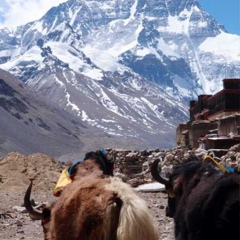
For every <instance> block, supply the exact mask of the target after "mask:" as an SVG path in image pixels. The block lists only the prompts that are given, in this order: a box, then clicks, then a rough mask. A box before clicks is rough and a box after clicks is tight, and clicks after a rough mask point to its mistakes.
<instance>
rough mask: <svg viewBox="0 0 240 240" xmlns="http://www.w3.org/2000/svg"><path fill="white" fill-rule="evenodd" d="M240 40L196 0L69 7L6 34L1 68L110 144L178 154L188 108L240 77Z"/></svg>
mask: <svg viewBox="0 0 240 240" xmlns="http://www.w3.org/2000/svg"><path fill="white" fill-rule="evenodd" d="M239 39H240V38H239V36H237V35H232V34H228V33H227V32H226V31H225V29H224V27H223V26H222V25H220V24H219V23H218V22H216V21H215V20H214V19H213V18H212V17H211V16H210V15H209V14H207V13H206V12H205V11H204V10H203V9H202V8H201V6H200V5H199V3H198V2H197V1H196V0H181V1H179V0H148V1H146V0H124V1H123V0H118V1H110V0H98V1H92V0H85V1H77V0H69V1H67V2H65V3H62V4H60V5H59V6H58V7H54V8H52V9H50V10H49V11H48V12H47V13H46V14H45V15H44V16H43V17H42V18H41V19H39V20H38V21H34V22H31V23H28V24H26V25H24V26H19V27H18V28H17V29H16V30H14V31H13V30H9V29H2V30H0V68H3V69H5V70H7V71H9V72H11V73H12V74H14V75H15V76H17V77H18V78H19V79H21V80H22V81H23V82H24V83H25V84H27V85H28V86H29V87H30V88H31V89H32V90H35V91H38V93H39V94H41V95H43V96H44V97H45V98H46V99H49V100H51V101H53V102H55V103H56V104H58V105H59V106H60V107H62V108H63V109H65V110H67V111H68V112H69V113H71V114H74V115H76V116H78V117H79V118H80V119H81V120H82V121H84V122H85V123H86V124H88V125H90V126H93V127H96V128H97V129H99V131H103V132H106V133H107V134H108V135H109V136H111V137H120V136H122V139H128V138H136V139H137V138H139V139H141V140H142V141H145V142H146V144H147V145H150V146H154V147H155V146H163V147H169V146H170V145H173V143H174V134H175V127H176V125H177V124H178V123H179V122H182V121H185V120H186V119H187V115H188V113H187V108H188V103H187V101H188V100H189V99H192V98H196V97H197V95H198V94H201V93H208V94H209V93H210V94H211V93H215V92H216V91H218V90H220V89H221V88H222V83H221V80H222V79H223V78H225V77H238V76H239V72H240V53H239V41H240V40H239ZM166 136H167V137H166ZM161 144H162V145H161Z"/></svg>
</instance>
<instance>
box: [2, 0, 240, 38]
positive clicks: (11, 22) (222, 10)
mask: <svg viewBox="0 0 240 240" xmlns="http://www.w3.org/2000/svg"><path fill="white" fill-rule="evenodd" d="M66 1H67V0H0V28H1V27H4V26H8V27H9V26H12V27H14V26H16V25H21V24H26V23H27V22H30V21H33V20H37V19H39V18H40V17H42V15H43V14H44V13H46V11H47V10H48V9H50V8H51V7H52V6H56V5H58V4H60V3H62V2H66ZM179 1H181V0H179ZM198 1H199V3H200V4H201V6H202V8H203V9H204V10H205V11H206V12H208V13H209V14H210V15H212V16H213V17H214V18H215V19H216V20H217V21H218V22H220V23H221V24H223V25H224V26H225V28H226V30H227V31H228V32H229V33H234V34H238V35H240V0H198ZM4 19H5V22H4Z"/></svg>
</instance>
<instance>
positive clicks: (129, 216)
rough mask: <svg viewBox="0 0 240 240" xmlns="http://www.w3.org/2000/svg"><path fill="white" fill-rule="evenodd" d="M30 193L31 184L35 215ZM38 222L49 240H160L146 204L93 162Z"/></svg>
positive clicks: (88, 162) (83, 165)
mask: <svg viewBox="0 0 240 240" xmlns="http://www.w3.org/2000/svg"><path fill="white" fill-rule="evenodd" d="M30 192H31V184H30V186H29V188H28V190H27V192H26V196H27V197H26V198H28V199H25V200H26V201H25V206H26V204H27V205H28V207H26V208H27V210H28V211H29V210H30V212H33V209H31V206H30V207H29V201H30ZM32 214H33V213H32ZM30 216H31V215H30ZM33 218H34V217H32V219H33ZM35 219H41V220H42V225H43V230H44V234H45V239H46V240H66V239H71V240H158V239H159V234H158V231H157V228H156V224H155V222H154V220H153V217H152V215H151V214H150V212H149V209H148V207H147V204H146V203H145V201H144V200H142V199H141V198H140V197H139V196H138V195H137V194H136V193H135V191H134V190H133V189H132V188H131V187H130V186H129V185H128V184H126V183H124V182H122V180H121V179H119V178H116V177H112V176H106V175H104V174H103V171H102V168H101V166H100V165H99V164H97V163H96V161H93V160H92V159H87V160H85V161H84V162H82V163H81V164H79V166H78V167H77V172H76V174H75V176H74V181H73V182H72V183H70V184H69V185H67V186H66V188H65V189H64V191H63V192H62V194H61V196H60V197H59V198H58V199H57V201H56V202H54V203H53V204H52V205H51V207H46V208H45V209H43V211H42V212H41V213H36V217H35Z"/></svg>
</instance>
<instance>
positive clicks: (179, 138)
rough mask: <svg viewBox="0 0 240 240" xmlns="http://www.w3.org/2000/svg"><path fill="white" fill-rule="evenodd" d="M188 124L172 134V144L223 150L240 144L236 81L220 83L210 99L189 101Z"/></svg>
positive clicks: (238, 86) (239, 90) (239, 95)
mask: <svg viewBox="0 0 240 240" xmlns="http://www.w3.org/2000/svg"><path fill="white" fill-rule="evenodd" d="M189 116H190V121H189V122H187V123H181V124H179V126H178V127H177V130H176V144H177V145H178V146H182V147H183V146H184V147H189V148H197V147H199V146H201V147H202V148H205V149H210V148H213V149H216V148H218V149H219V148H223V149H227V148H229V147H231V146H233V145H234V144H237V143H239V142H240V79H239V78H233V79H223V89H222V90H221V91H219V92H217V93H216V94H214V95H199V96H198V100H197V101H190V109H189Z"/></svg>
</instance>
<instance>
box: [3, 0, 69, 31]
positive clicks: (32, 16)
mask: <svg viewBox="0 0 240 240" xmlns="http://www.w3.org/2000/svg"><path fill="white" fill-rule="evenodd" d="M66 1H67V0H1V2H0V28H3V27H12V28H14V27H16V26H19V25H23V24H26V23H28V22H31V21H34V20H37V19H39V18H41V17H42V16H43V15H44V14H45V13H46V12H47V11H48V10H49V9H50V8H51V7H53V6H58V5H59V4H60V3H62V2H66Z"/></svg>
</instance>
